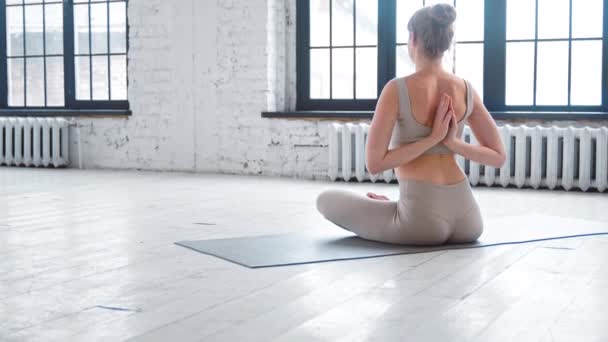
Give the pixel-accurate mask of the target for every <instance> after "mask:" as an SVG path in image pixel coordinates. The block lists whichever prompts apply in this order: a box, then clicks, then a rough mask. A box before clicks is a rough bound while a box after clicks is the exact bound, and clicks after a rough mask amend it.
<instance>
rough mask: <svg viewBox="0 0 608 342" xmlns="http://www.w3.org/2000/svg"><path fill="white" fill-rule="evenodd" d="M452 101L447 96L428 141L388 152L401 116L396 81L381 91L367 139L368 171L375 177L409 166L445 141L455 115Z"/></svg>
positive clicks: (439, 109) (443, 99)
mask: <svg viewBox="0 0 608 342" xmlns="http://www.w3.org/2000/svg"><path fill="white" fill-rule="evenodd" d="M450 103H451V100H450V97H449V96H448V95H446V94H444V95H443V96H442V98H441V101H440V103H439V106H438V107H437V111H436V114H435V119H434V121H433V130H432V132H431V134H430V135H429V136H428V137H425V138H423V139H421V140H419V141H417V142H414V143H411V144H407V145H403V146H400V147H398V148H395V149H392V150H389V149H388V146H389V143H390V139H391V135H392V132H393V127H394V126H395V122H396V121H397V118H398V116H399V90H398V87H397V84H396V81H395V80H392V81H390V82H389V83H387V84H386V85H385V86H384V89H382V93H381V94H380V98H379V99H378V103H377V105H376V111H375V112H374V118H373V119H372V123H371V126H370V128H369V132H368V136H367V146H366V150H365V159H366V162H367V170H368V171H369V172H370V173H372V174H376V173H379V172H382V171H385V170H389V169H393V168H395V167H397V166H400V165H403V164H405V163H408V162H410V161H412V160H414V159H416V158H418V157H419V156H420V155H421V154H422V153H424V151H426V150H428V149H429V148H431V147H433V146H434V145H436V144H437V143H439V142H440V141H442V140H443V139H444V137H445V136H446V134H447V132H448V128H449V122H450V118H451V117H452V113H453V112H450V111H449V107H450Z"/></svg>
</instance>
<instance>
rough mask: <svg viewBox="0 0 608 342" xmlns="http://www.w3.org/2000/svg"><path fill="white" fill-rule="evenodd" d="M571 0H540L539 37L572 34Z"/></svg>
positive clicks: (556, 36) (561, 36) (562, 36)
mask: <svg viewBox="0 0 608 342" xmlns="http://www.w3.org/2000/svg"><path fill="white" fill-rule="evenodd" d="M569 21H570V0H538V38H568V37H569V36H570V27H569V25H570V24H569Z"/></svg>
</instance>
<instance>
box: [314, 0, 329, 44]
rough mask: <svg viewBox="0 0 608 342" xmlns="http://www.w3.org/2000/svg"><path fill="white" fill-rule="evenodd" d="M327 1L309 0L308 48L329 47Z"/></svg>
mask: <svg viewBox="0 0 608 342" xmlns="http://www.w3.org/2000/svg"><path fill="white" fill-rule="evenodd" d="M329 1H330V0H310V46H329Z"/></svg>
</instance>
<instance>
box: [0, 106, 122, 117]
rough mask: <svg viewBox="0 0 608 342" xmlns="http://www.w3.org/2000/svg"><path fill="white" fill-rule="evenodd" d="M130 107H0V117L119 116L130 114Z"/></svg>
mask: <svg viewBox="0 0 608 342" xmlns="http://www.w3.org/2000/svg"><path fill="white" fill-rule="evenodd" d="M130 115H131V110H130V109H65V108H57V109H51V108H44V109H0V117H2V116H21V117H28V116H36V117H40V116H48V117H54V116H71V117H79V116H89V117H107V116H111V117H116V116H118V117H120V116H130Z"/></svg>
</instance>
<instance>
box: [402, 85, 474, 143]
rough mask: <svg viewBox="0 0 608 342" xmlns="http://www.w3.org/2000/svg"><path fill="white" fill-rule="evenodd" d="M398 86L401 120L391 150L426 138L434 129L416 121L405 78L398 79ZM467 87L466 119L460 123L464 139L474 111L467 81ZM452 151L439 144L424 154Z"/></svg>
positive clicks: (459, 132) (470, 90)
mask: <svg viewBox="0 0 608 342" xmlns="http://www.w3.org/2000/svg"><path fill="white" fill-rule="evenodd" d="M396 80H397V85H398V87H399V118H398V119H397V122H396V123H395V127H394V128H393V135H392V136H391V149H392V148H395V147H398V146H401V145H405V144H411V143H413V142H416V141H418V140H420V139H422V138H424V137H427V136H429V135H430V134H431V131H432V128H431V127H428V126H425V125H422V124H420V123H418V122H417V121H416V120H415V119H414V115H413V114H412V107H411V103H410V95H409V93H408V91H407V85H406V84H405V78H404V77H401V78H397V79H396ZM464 82H465V84H466V87H467V104H466V107H467V109H466V112H465V114H464V117H463V118H462V119H460V121H458V136H459V137H462V131H463V129H464V123H465V121H466V120H467V118H468V117H469V115H471V112H472V111H473V91H472V89H471V84H470V83H469V82H468V81H467V80H465V81H464ZM450 153H452V151H450V150H449V149H448V148H447V147H446V146H445V145H443V144H442V143H439V144H437V145H435V146H433V147H431V148H430V149H428V150H426V151H425V152H424V153H423V154H450Z"/></svg>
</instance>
